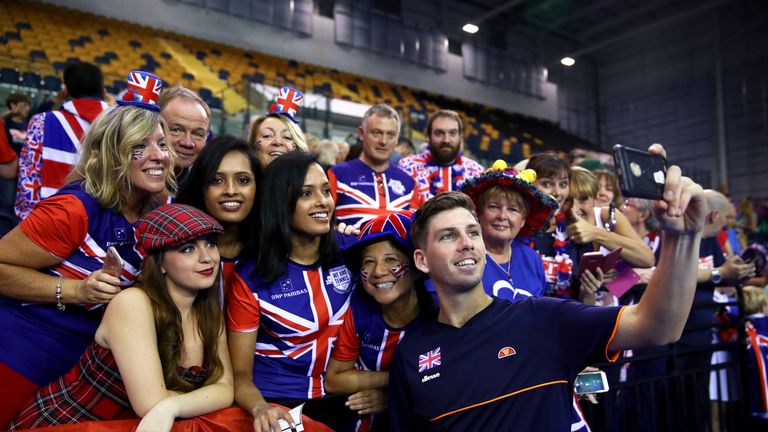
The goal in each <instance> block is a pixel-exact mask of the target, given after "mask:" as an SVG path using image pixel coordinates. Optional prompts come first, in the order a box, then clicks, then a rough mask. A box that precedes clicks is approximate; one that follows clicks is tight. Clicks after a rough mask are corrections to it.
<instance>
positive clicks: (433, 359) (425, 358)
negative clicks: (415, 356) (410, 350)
mask: <svg viewBox="0 0 768 432" xmlns="http://www.w3.org/2000/svg"><path fill="white" fill-rule="evenodd" d="M441 358H442V356H441V355H440V347H437V348H435V349H433V350H432V351H429V352H426V353H424V354H420V355H419V373H421V372H424V371H427V370H430V369H432V368H433V367H435V366H440V363H441Z"/></svg>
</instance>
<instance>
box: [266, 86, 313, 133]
mask: <svg viewBox="0 0 768 432" xmlns="http://www.w3.org/2000/svg"><path fill="white" fill-rule="evenodd" d="M303 104H304V93H302V92H300V91H298V90H296V89H294V88H291V87H283V88H281V89H280V91H279V92H278V93H277V100H276V101H275V103H273V104H272V105H271V106H270V107H269V114H279V115H284V116H286V117H288V118H289V119H291V121H292V122H294V123H296V124H298V123H299V121H298V120H297V119H296V113H297V112H298V111H299V108H301V106H302V105H303Z"/></svg>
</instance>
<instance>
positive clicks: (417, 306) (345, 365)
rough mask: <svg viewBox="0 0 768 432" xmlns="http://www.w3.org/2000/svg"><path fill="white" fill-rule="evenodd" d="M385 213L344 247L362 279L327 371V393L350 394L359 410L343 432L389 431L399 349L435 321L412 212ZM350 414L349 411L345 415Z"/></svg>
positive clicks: (349, 262)
mask: <svg viewBox="0 0 768 432" xmlns="http://www.w3.org/2000/svg"><path fill="white" fill-rule="evenodd" d="M406 213H407V214H404V213H391V214H388V215H381V216H378V217H376V218H375V219H372V220H371V221H369V222H367V223H366V224H365V225H363V227H362V229H361V233H360V235H359V236H358V239H357V240H356V241H354V242H353V243H351V244H349V245H347V246H345V247H344V260H345V262H346V263H347V265H348V266H349V268H350V269H351V270H352V271H353V272H354V273H355V276H356V279H357V276H358V275H359V280H360V285H361V286H362V289H357V290H355V292H354V293H353V294H352V302H351V305H350V307H349V309H348V310H347V314H346V316H345V317H344V324H343V325H342V328H341V332H340V333H339V338H338V340H336V343H335V344H334V348H333V352H332V354H331V361H330V363H329V364H328V372H327V373H326V390H327V391H328V392H330V393H342V394H345V395H349V396H348V398H347V402H346V405H347V406H348V407H349V410H352V411H354V412H355V414H356V415H354V416H352V418H350V419H349V420H348V422H347V423H346V424H344V425H343V428H342V430H343V431H355V432H365V431H387V430H389V428H388V424H387V416H386V414H384V413H385V410H386V408H387V383H388V381H389V372H388V371H389V365H390V363H391V361H392V355H393V354H394V351H395V347H396V346H397V344H398V343H400V341H401V340H403V338H404V337H405V336H406V335H407V333H409V332H411V331H413V330H414V329H416V328H418V327H419V326H421V324H422V322H423V321H424V320H428V319H432V318H433V317H434V315H435V306H434V304H433V303H432V298H431V296H430V295H429V293H427V291H426V288H425V287H424V283H423V281H422V280H419V279H418V278H419V276H418V271H416V268H415V267H414V265H413V244H412V243H411V240H410V229H411V215H410V212H406ZM347 412H348V411H347Z"/></svg>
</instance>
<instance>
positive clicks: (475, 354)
mask: <svg viewBox="0 0 768 432" xmlns="http://www.w3.org/2000/svg"><path fill="white" fill-rule="evenodd" d="M650 151H651V152H652V153H660V154H664V149H663V148H662V147H661V146H659V145H654V146H651V148H650ZM665 197H666V199H665V200H663V201H659V202H658V203H657V204H656V207H657V209H658V211H657V215H658V217H659V222H660V224H661V226H662V230H663V231H664V241H663V242H662V244H663V250H662V252H661V259H660V261H659V265H658V267H657V269H656V272H655V273H654V275H653V278H652V279H651V281H650V283H649V284H648V290H647V291H646V294H645V295H644V296H643V299H642V300H641V301H640V303H638V304H636V305H633V306H626V307H624V308H606V307H593V306H587V305H583V304H580V303H577V302H573V301H564V300H559V299H552V298H534V299H527V300H523V301H520V302H516V303H510V302H508V301H506V300H502V299H497V298H491V297H489V296H488V295H487V294H486V293H485V291H484V290H483V287H482V283H481V278H482V274H483V267H484V264H485V245H484V244H483V240H482V236H481V233H480V226H479V224H478V222H477V218H476V216H475V214H474V206H473V204H472V201H471V200H470V199H469V198H468V197H467V196H466V195H463V194H460V193H454V192H448V193H444V194H440V195H438V196H436V197H435V198H433V199H431V200H430V201H428V202H427V203H426V204H425V205H424V206H422V207H421V209H420V210H419V212H418V213H417V215H416V219H415V220H414V222H413V225H412V227H411V236H412V238H413V241H414V244H415V246H416V251H415V252H414V261H415V265H416V267H417V268H418V269H419V270H421V271H422V272H424V273H427V274H429V276H430V277H431V278H432V280H433V282H434V284H435V287H436V289H437V294H438V297H439V299H440V306H441V308H440V313H439V315H438V319H437V321H436V322H433V323H430V324H427V325H425V326H423V327H422V328H421V329H419V330H416V331H414V332H413V333H411V334H410V335H409V336H408V337H407V338H406V339H405V340H404V341H403V342H401V344H400V345H399V346H398V348H397V351H396V353H395V357H394V359H393V361H392V368H391V370H390V382H389V392H390V395H389V407H390V408H389V409H390V415H391V426H392V430H398V431H400V430H402V431H410V430H441V431H442V430H456V431H466V430H483V431H492V430H513V429H514V430H537V431H566V430H570V425H571V419H570V413H571V410H572V408H571V404H572V402H573V398H572V389H573V381H574V379H575V377H576V375H577V374H578V373H579V372H580V371H581V370H582V369H583V368H584V366H586V365H587V364H589V363H592V362H597V361H605V360H615V359H616V357H617V354H618V353H619V352H620V351H621V350H625V349H629V348H637V347H640V346H647V345H659V344H666V343H670V342H672V341H674V340H676V339H677V338H679V337H680V334H681V332H682V329H683V326H684V324H685V319H686V317H687V315H688V310H689V309H690V307H691V301H692V298H693V292H694V290H695V286H696V265H695V263H696V262H697V260H698V249H699V242H700V240H701V229H702V227H703V225H704V217H705V214H706V201H705V200H704V199H703V198H702V194H701V187H700V186H699V185H697V184H695V183H693V182H692V181H691V180H690V179H688V178H686V177H682V176H681V173H680V169H679V168H678V167H676V166H670V167H669V169H668V171H667V180H666V185H665Z"/></svg>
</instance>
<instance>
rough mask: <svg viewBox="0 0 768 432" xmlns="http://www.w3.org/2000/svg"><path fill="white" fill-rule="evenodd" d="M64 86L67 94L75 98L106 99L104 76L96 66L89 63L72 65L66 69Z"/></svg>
mask: <svg viewBox="0 0 768 432" xmlns="http://www.w3.org/2000/svg"><path fill="white" fill-rule="evenodd" d="M64 85H66V86H67V94H68V95H69V96H70V97H71V98H73V99H78V98H83V97H94V98H99V99H101V98H103V97H104V75H102V73H101V69H99V67H98V66H96V65H95V64H91V63H88V62H76V63H70V64H69V65H67V67H66V68H64Z"/></svg>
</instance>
